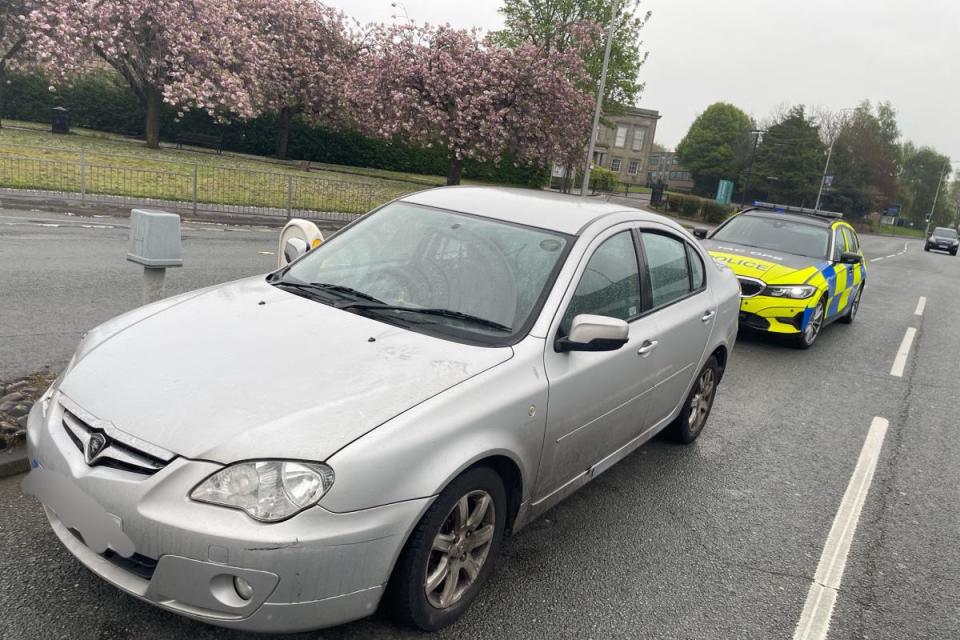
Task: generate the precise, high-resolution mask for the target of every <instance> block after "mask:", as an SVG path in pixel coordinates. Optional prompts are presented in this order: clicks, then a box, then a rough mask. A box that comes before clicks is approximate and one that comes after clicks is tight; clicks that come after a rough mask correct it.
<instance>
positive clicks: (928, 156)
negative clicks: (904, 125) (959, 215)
mask: <svg viewBox="0 0 960 640" xmlns="http://www.w3.org/2000/svg"><path fill="white" fill-rule="evenodd" d="M902 157H903V170H902V171H901V172H900V176H899V179H898V194H899V197H900V204H902V206H903V210H902V213H903V215H904V217H906V218H908V219H910V220H913V222H914V223H915V224H923V223H924V222H925V220H926V218H927V216H928V215H930V210H931V208H932V207H933V198H934V194H935V193H936V192H937V187H938V186H939V187H940V197H939V198H937V207H936V209H935V210H934V215H933V224H947V223H948V222H949V221H951V220H952V219H953V216H954V211H952V209H953V208H954V207H952V206H951V202H950V193H949V186H950V185H949V177H950V176H949V173H948V174H946V175H944V177H943V184H942V185H941V184H940V179H941V178H940V176H941V175H943V173H944V171H949V170H950V158H948V157H947V156H945V155H942V154H939V153H937V152H936V150H934V149H931V148H930V147H919V148H918V147H916V146H915V145H914V144H913V143H912V142H906V143H904V144H903V147H902Z"/></svg>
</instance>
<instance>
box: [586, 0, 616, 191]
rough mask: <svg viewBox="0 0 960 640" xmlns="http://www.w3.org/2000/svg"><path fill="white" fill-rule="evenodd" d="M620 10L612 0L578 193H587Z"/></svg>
mask: <svg viewBox="0 0 960 640" xmlns="http://www.w3.org/2000/svg"><path fill="white" fill-rule="evenodd" d="M619 10H620V0H613V4H611V5H610V22H609V23H608V24H607V45H606V47H605V48H604V50H603V69H602V70H601V71H600V84H599V85H598V86H597V104H596V106H595V107H594V110H593V126H592V127H591V128H590V142H589V144H587V161H586V162H585V163H584V165H583V182H582V183H581V185H580V195H581V196H586V195H587V188H588V186H589V185H590V164H591V163H592V162H593V146H594V144H595V143H596V140H597V127H598V126H599V125H600V112H601V110H602V109H603V90H604V88H605V87H606V85H607V67H609V66H610V47H611V46H613V34H614V32H616V30H617V11H619Z"/></svg>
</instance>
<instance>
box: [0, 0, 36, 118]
mask: <svg viewBox="0 0 960 640" xmlns="http://www.w3.org/2000/svg"><path fill="white" fill-rule="evenodd" d="M35 8H36V0H0V118H2V117H3V95H4V89H6V86H7V69H8V68H10V67H11V66H14V65H16V64H18V63H20V64H24V63H27V62H28V61H29V60H30V57H31V54H32V53H33V51H31V46H30V45H31V44H32V41H33V39H34V38H35V37H36V34H35V33H34V29H33V22H32V21H31V19H30V14H31V13H32V12H33V10H34V9H35ZM0 127H2V120H0Z"/></svg>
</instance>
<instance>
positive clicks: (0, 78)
mask: <svg viewBox="0 0 960 640" xmlns="http://www.w3.org/2000/svg"><path fill="white" fill-rule="evenodd" d="M6 86H7V63H6V62H0V129H3V91H4V89H5V88H6Z"/></svg>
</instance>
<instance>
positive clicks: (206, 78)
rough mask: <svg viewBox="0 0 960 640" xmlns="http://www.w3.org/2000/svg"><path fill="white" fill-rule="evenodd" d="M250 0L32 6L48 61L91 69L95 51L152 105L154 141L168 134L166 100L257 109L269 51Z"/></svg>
mask: <svg viewBox="0 0 960 640" xmlns="http://www.w3.org/2000/svg"><path fill="white" fill-rule="evenodd" d="M245 1H248V0H45V1H44V2H43V3H42V4H41V5H40V7H39V8H38V9H37V10H35V11H34V12H33V13H32V14H31V17H32V20H33V22H34V25H35V27H36V28H37V29H38V30H39V31H40V33H41V34H42V37H43V40H42V42H41V43H40V45H39V47H38V50H39V52H40V56H41V59H42V61H43V62H47V63H53V62H56V64H55V65H51V66H52V67H54V68H57V69H64V70H66V71H83V70H84V67H85V66H86V65H88V64H89V60H90V59H91V56H89V55H88V52H92V53H93V54H94V56H95V58H98V59H100V60H102V61H103V62H106V63H107V64H108V65H110V66H111V67H113V68H114V69H115V70H116V71H117V72H118V73H120V75H121V76H123V78H124V79H125V80H126V81H127V83H129V85H130V88H131V89H132V90H133V92H134V94H136V96H137V98H138V99H139V100H140V102H141V103H142V104H143V106H144V110H145V111H146V127H145V128H146V139H147V146H148V147H153V148H156V147H158V146H159V142H160V113H161V106H162V103H163V102H167V103H168V104H171V105H174V106H177V107H179V108H181V109H189V108H199V109H205V110H206V111H208V112H209V113H211V114H217V113H220V112H223V111H229V112H232V113H235V114H237V115H240V116H243V117H249V116H253V115H255V113H256V106H255V101H254V96H255V95H257V90H258V87H257V80H258V76H257V74H255V73H252V72H251V70H252V69H253V68H254V67H255V63H256V61H257V60H258V59H259V58H260V57H262V56H263V54H264V53H265V48H264V45H263V43H262V42H261V41H260V40H259V39H258V38H256V37H254V30H253V27H252V24H251V21H250V20H249V19H246V18H245V15H247V14H245V13H244V12H243V11H242V8H243V5H242V3H243V2H245Z"/></svg>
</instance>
